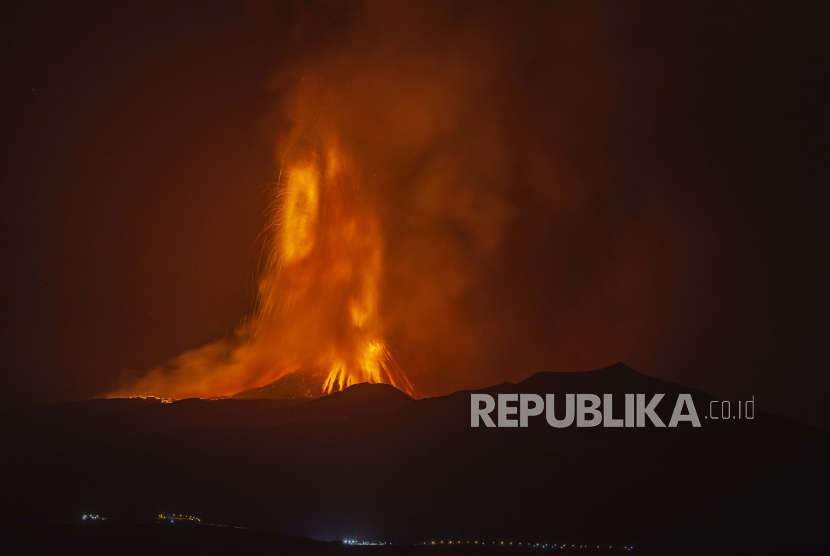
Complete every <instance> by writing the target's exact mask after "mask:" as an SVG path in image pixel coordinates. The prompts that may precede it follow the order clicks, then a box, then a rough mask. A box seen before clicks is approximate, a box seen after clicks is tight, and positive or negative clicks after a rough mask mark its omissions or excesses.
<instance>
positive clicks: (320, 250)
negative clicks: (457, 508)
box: [109, 122, 414, 398]
mask: <svg viewBox="0 0 830 556" xmlns="http://www.w3.org/2000/svg"><path fill="white" fill-rule="evenodd" d="M290 145H291V146H290V147H289V148H288V149H287V151H286V152H285V153H284V156H283V162H282V171H281V173H280V179H279V181H278V186H277V188H276V189H275V194H274V200H273V203H272V207H271V210H270V211H269V214H268V225H267V234H268V241H267V243H266V248H265V253H264V261H263V262H264V264H263V271H262V275H261V277H260V279H259V285H258V291H257V306H256V310H255V312H254V314H253V315H251V316H250V317H249V318H247V319H246V320H245V321H244V322H243V323H241V324H240V326H239V327H238V329H237V330H236V332H235V334H234V336H233V337H232V338H226V339H221V340H217V341H215V342H212V343H210V344H208V345H206V346H203V347H201V348H198V349H195V350H192V351H188V352H185V353H183V354H182V355H180V356H178V357H176V358H175V359H173V360H172V361H171V362H170V363H169V365H168V366H167V367H165V368H159V369H155V370H153V371H150V372H149V373H148V374H147V375H145V376H144V377H142V378H140V379H139V380H138V381H136V382H134V383H132V384H130V385H128V386H127V387H125V388H122V389H119V390H117V391H115V392H112V393H110V394H109V395H110V396H148V395H153V396H159V397H172V398H184V397H194V396H195V397H221V396H229V395H232V394H234V393H237V392H240V391H243V390H247V389H250V388H256V387H259V386H263V385H266V384H269V383H271V382H273V381H274V380H277V379H279V378H280V377H282V376H284V375H286V374H288V373H292V372H294V371H298V372H309V373H316V374H318V375H321V376H323V377H324V378H323V380H322V383H321V385H320V391H319V394H325V393H330V392H333V391H336V390H341V389H344V388H346V387H348V386H350V385H352V384H356V383H360V382H373V383H387V384H392V385H393V386H395V387H397V388H399V389H400V390H403V391H405V392H407V393H408V394H410V395H412V394H414V390H413V388H412V385H411V384H410V382H409V380H408V379H407V377H406V375H405V374H404V373H403V372H402V371H401V369H400V367H399V366H398V365H397V363H396V362H395V360H394V358H393V357H392V354H391V353H390V351H389V349H388V348H387V346H386V344H385V342H384V340H383V336H382V323H381V319H380V314H379V312H378V303H379V299H380V293H381V280H382V275H383V234H382V230H381V227H380V223H379V222H378V219H377V216H376V212H375V210H374V207H373V206H372V204H371V202H370V200H369V199H368V198H367V195H366V193H365V191H364V189H362V188H361V186H360V182H359V179H358V174H357V170H356V168H355V165H354V161H353V159H352V157H351V156H350V154H349V153H348V152H346V150H344V149H343V148H342V146H341V145H340V142H339V140H338V137H337V134H336V133H335V132H334V131H333V130H332V129H330V128H329V127H327V126H325V125H322V124H321V123H320V122H316V123H315V125H313V126H308V127H305V128H303V129H300V130H297V131H295V133H294V135H293V136H292V140H291V141H290Z"/></svg>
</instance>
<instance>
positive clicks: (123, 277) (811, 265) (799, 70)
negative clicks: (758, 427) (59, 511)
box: [0, 1, 830, 428]
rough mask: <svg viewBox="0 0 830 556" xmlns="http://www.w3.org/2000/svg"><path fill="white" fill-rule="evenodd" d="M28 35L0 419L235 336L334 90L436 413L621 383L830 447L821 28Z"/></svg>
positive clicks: (626, 23) (20, 33)
mask: <svg viewBox="0 0 830 556" xmlns="http://www.w3.org/2000/svg"><path fill="white" fill-rule="evenodd" d="M0 21H2V23H0V25H2V51H1V55H2V70H1V71H2V83H3V90H2V95H3V98H2V108H0V110H2V121H3V134H2V159H0V164H1V166H0V180H2V181H1V183H2V211H3V212H2V244H1V245H2V268H0V270H1V271H2V275H1V276H0V281H1V283H2V319H3V320H2V331H3V334H2V344H1V345H0V346H1V347H2V354H3V358H2V371H1V372H0V406H12V405H20V404H28V403H40V402H50V401H57V400H69V399H80V398H86V397H90V396H94V395H97V394H100V393H101V392H104V391H106V390H108V389H111V388H112V387H113V386H114V385H115V384H116V382H117V381H118V380H119V379H120V378H121V377H122V376H123V373H125V372H127V373H130V372H131V373H133V374H136V373H139V372H141V371H144V370H147V369H150V368H153V367H155V366H158V365H159V364H161V363H163V362H165V361H167V360H169V359H170V358H172V357H175V356H176V355H178V354H179V353H181V352H182V351H184V350H187V349H193V348H196V347H199V346H200V345H203V344H205V343H207V342H209V341H211V340H214V339H216V338H218V337H222V336H223V335H227V334H229V333H231V332H232V331H233V329H234V328H235V326H236V324H237V323H238V322H239V320H240V318H242V317H243V316H244V315H245V314H246V313H247V312H249V311H250V309H251V307H252V304H253V296H254V292H255V285H256V276H257V274H256V273H257V262H258V260H259V252H260V248H261V235H260V233H261V232H262V230H263V225H264V221H263V217H262V215H263V212H264V211H265V210H266V208H267V206H268V203H269V202H270V197H269V196H270V194H271V193H270V191H271V186H272V185H273V183H274V181H275V175H276V173H277V171H278V167H277V165H276V164H275V162H274V151H275V145H279V144H280V143H279V141H280V138H281V137H285V136H286V134H287V133H288V130H289V129H290V128H291V125H292V118H293V117H294V116H295V115H296V105H297V101H296V99H297V97H298V95H299V94H300V93H298V91H300V90H301V87H300V84H301V82H303V81H302V80H303V79H304V78H305V79H306V81H305V82H308V80H309V79H310V76H313V77H314V78H315V79H317V80H319V82H321V83H323V85H322V87H323V88H324V89H325V91H326V93H325V95H323V96H324V98H325V101H324V106H321V107H320V108H321V109H325V110H326V111H328V113H330V114H331V119H332V120H333V121H335V122H336V123H337V125H338V126H339V127H340V132H341V134H342V136H343V138H344V142H345V143H346V144H348V145H349V147H350V149H351V150H352V151H353V154H354V156H355V158H356V159H357V160H358V161H359V164H360V166H361V175H363V176H371V179H369V178H367V183H368V185H367V187H368V188H369V190H370V191H371V192H372V195H373V196H374V197H375V198H376V199H377V202H378V205H379V206H380V207H381V214H380V219H381V222H382V225H383V227H384V233H385V237H386V245H385V258H386V266H385V269H386V284H385V288H384V292H383V304H382V312H383V315H384V321H385V323H386V325H387V337H388V341H389V344H390V347H391V348H392V351H393V352H394V354H395V356H396V357H397V359H398V360H399V362H400V363H401V365H402V366H403V368H404V369H406V370H408V371H409V372H410V373H411V375H412V378H413V382H414V383H415V384H416V386H417V387H418V389H419V391H420V392H421V393H422V394H423V395H434V394H442V393H447V392H449V391H452V390H456V389H460V388H474V387H482V386H487V385H490V384H492V383H495V382H499V381H503V380H511V381H513V380H519V379H522V378H524V377H526V376H527V375H529V374H531V373H533V372H536V371H540V370H556V371H569V370H585V369H590V368H597V367H601V366H604V365H607V364H611V363H614V362H616V361H620V360H622V361H624V362H626V363H627V364H629V365H630V366H632V367H634V368H636V369H637V370H640V371H643V372H645V373H648V374H651V375H653V376H657V377H660V378H665V379H668V380H672V381H676V382H679V383H682V384H686V385H689V386H692V387H696V388H700V389H703V390H706V391H709V392H711V393H713V394H715V395H719V396H722V397H726V398H731V399H738V397H741V398H742V399H746V398H747V397H748V396H752V395H754V396H755V398H756V402H757V407H758V409H759V410H766V411H772V412H777V413H780V414H784V415H788V416H791V417H794V418H797V419H800V420H803V421H806V422H810V423H813V424H817V425H819V426H822V427H824V428H830V412H829V411H828V409H827V405H826V403H825V401H826V399H827V396H828V395H830V380H829V379H828V371H830V369H829V368H828V357H830V353H828V351H829V350H828V338H830V327H828V324H829V322H828V315H830V307H829V306H828V288H827V284H828V283H830V282H828V278H830V276H829V274H830V272H828V270H830V269H828V247H830V245H828V208H829V207H828V195H830V191H828V189H830V188H828V178H829V177H830V176H828V171H827V170H828V161H827V156H828V149H827V147H828V139H827V131H828V114H827V99H828V98H829V97H828V93H830V91H828V73H827V71H826V67H827V66H829V65H830V64H828V59H827V58H828V56H827V54H828V49H827V47H828V45H827V35H828V33H827V29H828V28H830V27H829V26H828V17H827V11H826V9H825V8H824V7H823V5H822V3H819V2H816V3H812V4H809V3H791V2H790V3H752V4H746V5H740V4H733V5H731V6H723V5H722V4H721V3H712V4H710V5H703V4H701V3H694V5H693V6H692V5H685V6H684V5H681V3H671V4H670V5H666V3H662V2H652V3H641V2H626V3H619V2H607V3H590V2H578V3H573V2H572V3H554V2H540V3H532V2H525V3H511V4H508V3H489V4H488V3H474V2H449V3H435V4H430V3H424V2H398V3H389V2H369V3H366V4H364V3H359V2H351V3H350V2H316V3H315V2H312V3H304V2H284V3H269V2H248V3H226V2H216V3H197V2H194V3H192V4H189V3H177V2H165V3H149V4H144V3H115V2H101V3H94V2H84V3H71V2H37V1H34V2H7V3H4V6H3V8H2V13H0ZM291 106H293V107H294V108H291ZM277 150H279V149H278V148H277Z"/></svg>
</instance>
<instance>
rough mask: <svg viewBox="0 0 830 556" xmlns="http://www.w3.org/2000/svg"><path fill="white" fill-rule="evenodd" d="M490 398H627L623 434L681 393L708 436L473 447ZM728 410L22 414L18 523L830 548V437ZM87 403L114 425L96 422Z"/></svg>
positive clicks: (635, 376)
mask: <svg viewBox="0 0 830 556" xmlns="http://www.w3.org/2000/svg"><path fill="white" fill-rule="evenodd" d="M471 393H486V394H491V395H497V394H499V393H525V394H528V393H533V394H538V395H540V396H543V397H544V395H545V394H555V395H556V399H557V404H558V403H559V402H558V400H560V399H563V398H564V396H561V395H562V394H568V393H574V394H578V393H593V394H597V395H600V396H601V395H602V394H613V395H614V402H615V404H620V405H619V407H618V406H617V405H615V408H614V413H615V416H619V415H622V411H623V408H622V404H623V397H624V394H631V393H636V394H645V395H646V397H647V398H650V397H651V395H653V394H655V393H662V394H665V398H664V400H663V401H662V402H661V403H660V404H659V405H658V408H657V410H656V413H657V414H658V415H659V416H660V417H661V418H662V419H663V421H664V422H666V423H667V422H668V420H669V418H670V416H671V413H672V409H673V408H674V401H675V400H676V399H677V395H678V394H681V393H688V394H691V396H692V398H693V399H694V402H695V407H696V408H697V411H698V414H699V417H700V420H701V425H702V426H701V427H700V428H694V427H692V426H691V424H690V423H688V422H681V423H679V425H678V426H677V428H656V427H653V426H651V425H648V426H646V427H643V428H606V427H603V426H599V427H593V428H578V427H576V426H570V427H566V428H553V427H551V426H549V425H548V424H547V423H546V422H545V418H544V415H539V416H537V417H533V418H531V419H530V422H529V426H528V427H526V428H488V427H484V426H482V427H479V428H472V427H470V394H471ZM712 401H716V398H714V397H713V396H710V395H708V394H706V393H703V392H699V391H696V390H693V389H690V388H686V387H683V386H680V385H677V384H673V383H670V382H666V381H662V380H658V379H655V378H652V377H649V376H646V375H643V374H641V373H638V372H636V371H634V370H632V369H630V368H628V367H626V366H625V365H622V364H617V365H613V366H611V367H608V368H605V369H600V370H596V371H586V372H575V373H544V372H543V373H537V374H534V375H533V376H531V377H529V378H527V379H526V380H524V381H521V382H520V383H518V384H511V383H504V384H499V385H495V386H492V387H490V388H485V389H482V390H477V391H462V392H456V393H453V394H450V395H448V396H441V397H436V398H427V399H421V400H414V401H413V400H411V399H410V398H409V397H408V396H406V394H403V393H402V392H400V391H398V390H396V389H394V388H392V387H391V386H388V385H370V384H361V385H356V386H353V387H351V388H349V389H347V390H345V391H343V392H337V393H335V394H332V395H330V396H325V397H323V398H319V399H316V400H312V401H306V402H303V403H294V402H292V401H290V400H289V401H286V400H282V401H278V400H182V401H180V402H176V403H172V404H161V403H149V402H145V403H144V404H143V405H139V406H136V407H133V406H130V404H127V405H124V403H123V402H124V401H123V400H92V401H90V402H77V403H76V404H74V405H66V404H64V405H61V406H45V407H39V408H28V409H25V410H13V411H5V412H2V413H0V434H2V438H0V440H2V444H3V446H4V450H3V451H2V454H0V477H2V478H0V487H2V489H3V492H4V496H3V497H2V498H0V517H2V518H4V519H6V520H22V519H28V520H50V519H52V520H55V519H71V518H73V517H74V516H76V515H80V514H81V513H88V512H92V513H100V514H103V515H108V516H110V518H111V519H116V518H117V519H122V520H129V519H135V520H139V519H146V517H147V516H153V515H156V514H158V513H159V512H161V511H169V512H181V513H188V514H191V515H198V516H200V517H202V518H203V519H209V520H210V521H212V522H214V523H232V524H239V525H246V526H250V527H254V528H259V529H262V530H267V531H275V532H279V533H283V534H291V535H303V536H310V537H313V538H316V539H341V538H364V539H366V538H375V539H385V540H406V539H409V540H429V539H441V538H443V539H450V538H456V537H457V538H460V539H468V538H469V539H484V538H486V539H492V540H499V539H502V540H509V539H526V540H535V541H537V542H547V543H559V544H561V543H564V542H568V543H569V544H570V543H571V542H575V543H576V544H577V545H578V544H580V543H581V542H586V543H596V544H603V545H605V544H610V545H634V546H636V547H638V551H639V552H638V553H648V551H651V552H653V553H671V554H700V553H707V554H714V553H723V554H737V553H748V554H773V553H784V554H796V553H819V552H821V551H822V550H826V549H827V548H828V547H830V541H828V540H827V538H826V536H825V533H824V531H825V529H826V527H825V526H826V523H827V520H828V517H830V515H828V514H830V510H828V506H827V502H826V501H827V499H828V494H830V473H828V471H830V438H828V435H827V434H826V433H825V432H823V431H819V430H817V429H814V428H811V427H808V426H805V425H802V424H799V423H796V422H793V421H790V420H788V419H784V418H781V417H777V416H773V415H768V414H765V413H763V412H762V411H757V412H755V418H754V419H751V420H747V419H729V420H725V419H719V420H712V419H708V418H706V417H707V416H708V411H709V403H710V402H712ZM756 401H758V400H756ZM758 402H760V401H758ZM85 404H90V405H91V406H97V407H98V408H99V409H98V410H96V411H79V410H78V408H79V407H84V406H85ZM290 404H293V405H290ZM107 405H112V407H113V410H112V411H108V412H102V411H101V410H100V408H102V407H104V406H107ZM116 405H118V407H117V408H116V407H115V406H116ZM758 405H759V408H760V406H761V404H760V403H759V404H758ZM733 406H736V404H735V403H733ZM70 409H71V411H70ZM559 411H561V410H559V409H558V410H557V413H559ZM733 411H734V409H733Z"/></svg>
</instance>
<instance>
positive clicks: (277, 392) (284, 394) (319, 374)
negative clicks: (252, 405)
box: [231, 367, 328, 400]
mask: <svg viewBox="0 0 830 556" xmlns="http://www.w3.org/2000/svg"><path fill="white" fill-rule="evenodd" d="M327 376H328V371H326V370H324V369H323V368H307V367H303V368H301V369H297V370H296V371H292V372H290V373H288V374H287V375H285V376H282V377H280V378H278V379H277V380H275V381H273V382H271V383H269V384H266V385H265V386H260V387H259V388H251V389H250V390H244V391H242V392H238V393H236V394H234V395H233V396H231V398H234V399H237V400H256V399H268V400H284V399H294V398H306V399H311V398H318V397H320V396H321V395H322V393H323V385H324V384H325V382H326V377H327Z"/></svg>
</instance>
